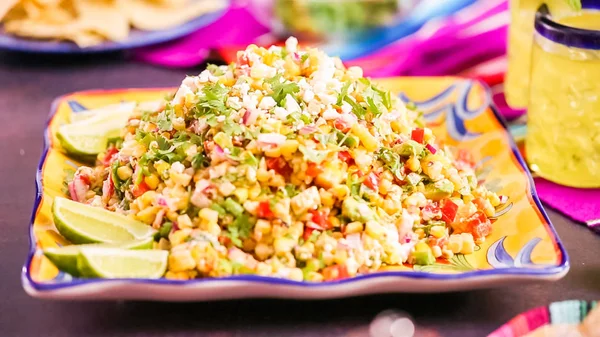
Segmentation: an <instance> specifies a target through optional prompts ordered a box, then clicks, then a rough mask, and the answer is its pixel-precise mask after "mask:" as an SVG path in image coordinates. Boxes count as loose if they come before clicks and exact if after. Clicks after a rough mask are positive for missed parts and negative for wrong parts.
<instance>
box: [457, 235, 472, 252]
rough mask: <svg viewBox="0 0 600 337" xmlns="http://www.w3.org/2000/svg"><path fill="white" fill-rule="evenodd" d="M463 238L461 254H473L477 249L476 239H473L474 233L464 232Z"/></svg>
mask: <svg viewBox="0 0 600 337" xmlns="http://www.w3.org/2000/svg"><path fill="white" fill-rule="evenodd" d="M460 236H461V238H462V240H463V242H462V248H461V249H460V252H461V254H471V253H473V251H474V250H475V241H474V240H473V235H471V234H470V233H462V234H461V235H460Z"/></svg>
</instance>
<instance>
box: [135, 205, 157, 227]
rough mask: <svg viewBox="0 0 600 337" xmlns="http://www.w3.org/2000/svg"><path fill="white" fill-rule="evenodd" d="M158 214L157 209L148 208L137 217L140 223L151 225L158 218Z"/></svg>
mask: <svg viewBox="0 0 600 337" xmlns="http://www.w3.org/2000/svg"><path fill="white" fill-rule="evenodd" d="M157 213H158V208H157V207H148V208H146V209H143V210H141V211H140V212H138V214H136V215H135V216H136V218H137V219H138V220H139V221H141V222H143V223H145V224H148V225H150V224H152V223H153V222H154V219H155V218H156V214H157Z"/></svg>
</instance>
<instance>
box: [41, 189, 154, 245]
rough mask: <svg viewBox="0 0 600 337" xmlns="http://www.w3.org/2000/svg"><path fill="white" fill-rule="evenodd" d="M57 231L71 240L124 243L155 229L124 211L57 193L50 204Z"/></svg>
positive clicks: (80, 242)
mask: <svg viewBox="0 0 600 337" xmlns="http://www.w3.org/2000/svg"><path fill="white" fill-rule="evenodd" d="M52 214H53V217H54V224H55V226H56V229H58V232H59V233H60V234H61V235H62V236H63V237H64V238H65V239H67V240H69V241H70V242H71V243H73V244H84V243H108V244H116V245H119V244H124V243H127V242H131V241H136V240H145V239H148V238H151V237H153V235H154V233H156V230H155V229H153V228H152V227H150V226H148V225H146V224H145V223H142V222H139V221H136V220H134V219H132V218H129V217H127V216H125V215H122V214H118V213H115V212H111V211H108V210H105V209H103V208H100V207H93V206H89V205H85V204H82V203H78V202H75V201H72V200H69V199H66V198H61V197H57V198H55V199H54V203H53V205H52Z"/></svg>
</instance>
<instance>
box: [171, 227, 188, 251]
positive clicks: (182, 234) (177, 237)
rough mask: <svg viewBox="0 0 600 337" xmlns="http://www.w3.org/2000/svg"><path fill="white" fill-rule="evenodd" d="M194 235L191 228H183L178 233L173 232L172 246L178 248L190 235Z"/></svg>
mask: <svg viewBox="0 0 600 337" xmlns="http://www.w3.org/2000/svg"><path fill="white" fill-rule="evenodd" d="M191 233H192V229H191V228H181V229H180V230H178V231H172V232H171V233H170V234H169V241H170V242H171V246H173V247H174V246H177V245H179V244H181V243H183V242H184V241H185V239H187V238H188V237H189V236H190V234H191Z"/></svg>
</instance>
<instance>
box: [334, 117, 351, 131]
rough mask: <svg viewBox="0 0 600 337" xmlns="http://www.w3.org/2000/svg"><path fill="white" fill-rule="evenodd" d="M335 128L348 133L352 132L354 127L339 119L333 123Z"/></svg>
mask: <svg viewBox="0 0 600 337" xmlns="http://www.w3.org/2000/svg"><path fill="white" fill-rule="evenodd" d="M333 127H334V128H336V129H338V130H340V131H342V132H344V133H346V132H348V131H350V128H351V127H352V126H351V125H348V123H347V122H346V121H345V120H343V119H341V118H338V119H336V120H335V121H334V122H333Z"/></svg>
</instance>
